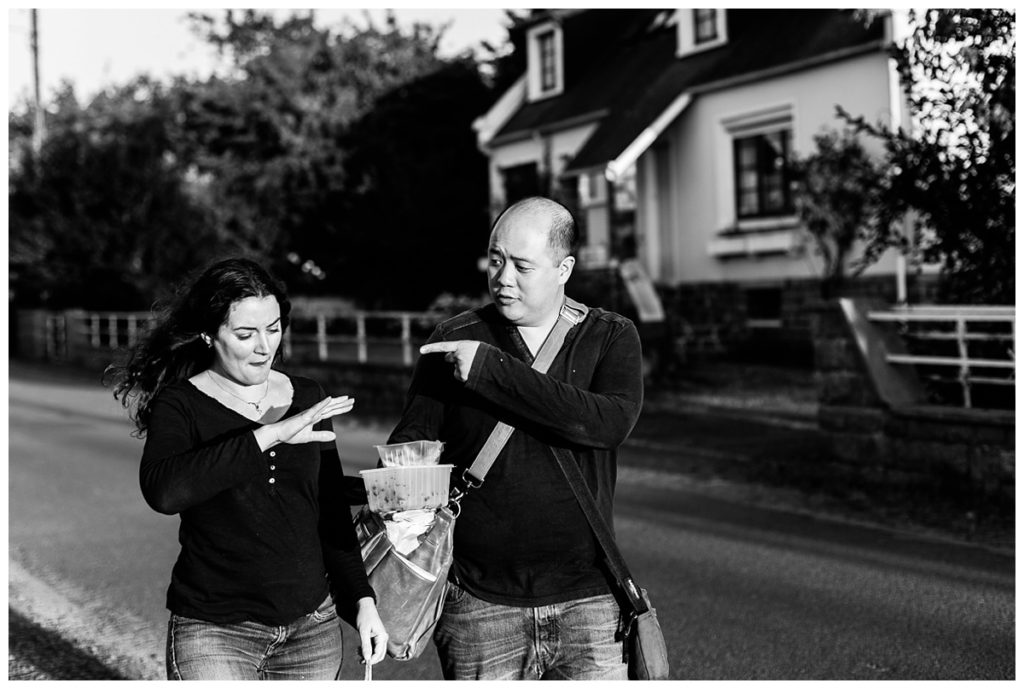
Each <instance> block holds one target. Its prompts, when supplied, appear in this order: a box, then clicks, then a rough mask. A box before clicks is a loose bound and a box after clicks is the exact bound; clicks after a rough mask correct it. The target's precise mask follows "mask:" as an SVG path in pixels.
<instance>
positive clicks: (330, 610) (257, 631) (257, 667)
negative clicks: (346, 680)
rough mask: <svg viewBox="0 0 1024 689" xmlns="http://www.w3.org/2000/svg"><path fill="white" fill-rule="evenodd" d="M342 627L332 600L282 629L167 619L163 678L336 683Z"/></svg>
mask: <svg viewBox="0 0 1024 689" xmlns="http://www.w3.org/2000/svg"><path fill="white" fill-rule="evenodd" d="M341 659H342V650H341V625H340V624H339V622H338V615H337V613H336V612H335V609H334V603H332V602H331V598H330V596H328V597H327V600H325V601H324V602H323V603H322V604H321V605H320V607H319V608H317V610H315V611H314V612H311V613H310V614H308V615H305V616H303V617H300V618H299V619H297V620H296V621H295V622H292V623H291V624H288V625H285V626H283V627H275V626H268V625H265V624H260V623H258V622H239V623H235V624H215V623H213V622H205V621H203V620H195V619H192V618H190V617H181V616H180V615H174V614H172V615H171V619H170V622H168V624H167V679H286V680H287V679H320V680H333V679H337V677H338V672H339V670H341Z"/></svg>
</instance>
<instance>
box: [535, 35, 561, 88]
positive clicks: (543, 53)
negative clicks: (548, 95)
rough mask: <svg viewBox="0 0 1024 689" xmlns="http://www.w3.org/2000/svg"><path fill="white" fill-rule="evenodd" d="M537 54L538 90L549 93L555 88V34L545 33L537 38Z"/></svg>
mask: <svg viewBox="0 0 1024 689" xmlns="http://www.w3.org/2000/svg"><path fill="white" fill-rule="evenodd" d="M537 45H538V48H539V50H538V52H539V53H540V90H541V91H550V90H552V89H554V88H555V86H556V85H557V81H556V80H555V74H556V69H555V68H556V65H555V32H554V31H545V32H544V33H542V34H541V35H539V36H537Z"/></svg>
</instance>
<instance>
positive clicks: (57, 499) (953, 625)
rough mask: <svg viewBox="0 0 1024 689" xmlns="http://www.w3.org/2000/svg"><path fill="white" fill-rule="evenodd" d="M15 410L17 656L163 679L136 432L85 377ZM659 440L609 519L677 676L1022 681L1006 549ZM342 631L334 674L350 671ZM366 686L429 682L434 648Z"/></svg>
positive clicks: (162, 535)
mask: <svg viewBox="0 0 1024 689" xmlns="http://www.w3.org/2000/svg"><path fill="white" fill-rule="evenodd" d="M9 403H10V411H9V427H10V439H9V451H10V461H9V498H10V502H9V515H10V518H9V545H10V548H9V608H10V613H11V618H10V619H11V621H10V626H9V629H10V646H11V650H12V659H11V661H10V662H11V667H12V668H14V667H15V665H16V662H21V661H24V662H25V663H26V664H28V665H32V664H33V663H34V664H35V665H36V666H40V667H42V666H45V665H46V663H47V662H51V663H54V665H53V667H42V669H41V670H40V673H41V674H42V675H45V676H50V677H54V678H58V679H59V678H86V677H93V678H97V679H99V678H103V677H127V678H150V679H159V678H162V676H163V672H164V670H163V658H164V650H163V644H164V635H165V629H166V623H167V611H166V610H165V608H164V594H165V591H166V586H167V583H168V580H169V575H170V569H171V565H172V563H173V562H174V559H175V557H176V555H177V522H178V520H177V517H168V516H163V515H160V514H157V513H155V512H152V511H150V510H149V508H148V507H147V506H146V505H145V503H144V502H143V500H142V497H141V496H140V494H139V489H138V473H137V471H138V458H139V455H140V452H141V447H142V444H141V441H139V440H137V439H134V438H132V437H131V436H130V434H129V432H130V430H131V429H130V426H129V424H128V422H127V420H126V417H125V415H124V412H123V411H122V410H121V409H120V408H119V407H118V406H117V404H116V403H115V402H114V401H113V400H112V399H111V398H110V395H109V392H107V391H105V390H103V389H102V388H99V387H97V386H96V385H88V384H85V383H82V382H75V381H66V380H56V379H55V380H38V379H30V378H19V377H18V376H16V375H13V374H12V377H11V380H10V394H9ZM357 410H358V401H357ZM357 418H358V414H357V413H356V414H353V419H357ZM387 430H388V429H387V428H384V427H382V426H372V425H358V424H357V423H356V422H355V420H353V421H352V423H351V425H350V427H349V430H348V432H347V433H346V435H345V438H344V442H345V444H346V447H347V448H348V451H347V452H346V455H347V456H346V471H347V472H352V471H355V470H357V469H359V468H368V467H370V466H371V465H372V464H373V463H374V461H375V453H374V451H373V448H372V445H373V444H375V443H379V442H382V441H383V439H384V437H385V436H386V434H387ZM663 445H664V444H662V449H661V450H656V449H651V448H649V447H647V448H645V447H639V446H630V447H627V448H626V449H625V450H624V452H623V453H622V465H621V467H620V479H619V488H618V493H617V497H616V528H617V532H618V537H619V540H620V542H621V545H622V549H623V552H624V554H625V557H626V559H627V560H628V561H629V562H630V564H631V568H632V569H633V572H634V575H635V577H636V578H637V580H638V581H639V582H641V584H642V585H644V586H645V587H646V588H648V589H649V590H650V592H651V596H652V599H653V601H654V603H655V605H656V607H657V609H658V612H659V617H660V619H661V622H662V626H663V628H664V631H665V635H666V639H667V643H668V647H669V649H670V653H671V656H672V676H673V678H676V679H701V680H713V679H760V680H783V679H790V680H795V679H801V680H808V679H814V680H826V679H845V680H863V679H884V680H909V679H917V680H933V679H959V680H964V679H1012V678H1013V677H1014V672H1015V669H1014V626H1015V618H1014V558H1013V555H1012V554H1009V553H1006V552H999V551H994V550H991V549H985V548H979V547H973V546H967V545H963V544H956V543H952V542H943V541H939V540H929V539H924V538H921V537H917V536H910V535H906V534H901V533H898V532H893V531H887V530H883V529H874V528H865V527H862V526H856V525H851V524H844V523H840V522H836V521H832V520H827V519H818V518H815V517H814V516H810V515H795V514H790V513H786V512H784V511H779V510H772V509H764V508H758V507H752V506H749V505H744V504H742V503H738V502H736V501H733V500H728V499H721V498H720V497H716V496H717V494H718V493H717V492H715V491H713V490H711V489H713V488H714V486H713V485H710V484H708V483H707V482H701V481H694V480H693V479H692V478H691V477H689V476H687V475H685V474H682V473H676V472H672V471H671V470H666V469H663V468H645V467H652V466H656V467H664V466H666V465H667V463H666V462H665V461H658V462H651V461H649V460H650V457H649V454H650V453H653V452H664V447H663ZM686 448H687V443H686V438H685V437H680V438H678V450H677V452H678V453H680V454H681V455H683V454H685V453H686V452H687V449H686ZM661 459H662V460H664V458H661ZM354 639H355V637H354V635H353V634H352V633H350V632H347V633H346V649H347V652H348V656H347V658H346V660H345V663H344V670H343V674H344V677H346V678H352V679H361V678H362V673H361V670H360V667H359V665H358V663H357V661H356V660H355V654H354V651H353V650H352V649H353V648H354ZM41 649H42V650H41ZM53 649H58V650H57V651H54V650H53ZM60 657H63V658H67V659H69V660H67V662H64V663H63V665H61V664H60V663H57V661H56V660H55V658H60ZM11 672H12V673H13V672H14V670H13V669H12V670H11ZM104 673H109V674H104ZM29 674H30V673H29ZM374 678H375V679H399V678H406V679H414V678H415V679H439V678H440V674H439V672H438V668H437V661H436V658H435V656H434V653H433V649H432V648H428V649H427V651H426V653H425V654H424V655H423V656H422V657H421V658H420V659H418V660H416V661H412V662H410V663H398V662H396V661H391V660H389V661H385V663H383V664H382V665H381V666H378V667H377V668H375V672H374Z"/></svg>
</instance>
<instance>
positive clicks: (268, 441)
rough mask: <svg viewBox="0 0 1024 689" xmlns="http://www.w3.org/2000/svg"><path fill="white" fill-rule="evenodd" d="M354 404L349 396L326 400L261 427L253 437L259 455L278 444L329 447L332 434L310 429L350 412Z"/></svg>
mask: <svg viewBox="0 0 1024 689" xmlns="http://www.w3.org/2000/svg"><path fill="white" fill-rule="evenodd" d="M354 404H355V400H354V399H352V398H351V397H349V396H347V395H346V396H344V397H325V398H323V399H322V400H320V401H319V402H317V403H316V404H314V405H313V406H312V407H310V408H309V409H307V410H306V411H304V412H301V413H299V414H295V415H294V416H289V417H288V418H287V419H282V420H280V421H278V422H276V423H268V424H267V425H265V426H260V427H259V428H257V429H256V430H255V431H253V434H254V435H255V436H256V442H258V443H259V446H260V451H261V452H262V451H264V450H268V449H270V448H271V447H273V446H274V445H277V444H278V443H286V444H288V445H301V444H303V443H329V442H331V441H332V440H334V431H315V430H313V426H315V425H316V424H318V423H319V422H321V421H323V420H324V419H329V418H331V417H332V416H338V415H339V414H347V413H348V412H350V411H352V406H353V405H354Z"/></svg>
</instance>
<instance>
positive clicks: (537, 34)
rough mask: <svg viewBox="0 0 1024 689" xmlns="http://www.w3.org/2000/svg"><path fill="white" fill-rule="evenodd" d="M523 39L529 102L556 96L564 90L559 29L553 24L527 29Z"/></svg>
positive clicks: (560, 29)
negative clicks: (525, 43) (525, 52)
mask: <svg viewBox="0 0 1024 689" xmlns="http://www.w3.org/2000/svg"><path fill="white" fill-rule="evenodd" d="M526 40H527V46H528V47H527V60H528V63H529V67H528V70H529V80H528V83H527V95H528V98H529V100H531V101H534V100H540V99H541V98H547V97H549V96H557V95H558V94H560V93H561V92H562V90H563V88H564V86H563V83H562V82H563V64H562V59H563V53H562V27H561V26H559V25H558V24H557V23H555V22H546V23H544V24H541V25H539V26H535V27H533V28H532V29H530V30H529V31H528V32H527V34H526Z"/></svg>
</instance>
